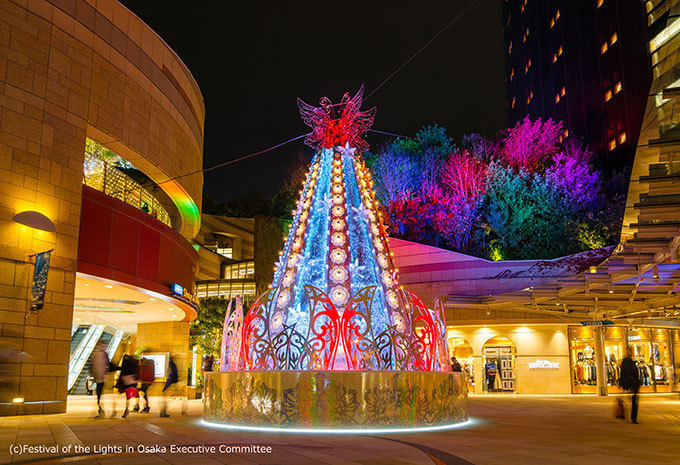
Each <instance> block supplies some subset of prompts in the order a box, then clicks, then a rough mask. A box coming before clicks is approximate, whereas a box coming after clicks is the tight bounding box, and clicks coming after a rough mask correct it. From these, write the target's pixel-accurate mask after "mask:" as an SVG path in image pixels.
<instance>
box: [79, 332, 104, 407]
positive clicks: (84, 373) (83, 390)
mask: <svg viewBox="0 0 680 465" xmlns="http://www.w3.org/2000/svg"><path fill="white" fill-rule="evenodd" d="M112 339H113V334H111V333H108V332H103V333H102V335H101V337H100V338H99V340H100V341H101V342H103V343H104V344H106V345H107V346H108V345H109V343H110V342H111V340H112ZM91 366H92V353H90V356H89V357H88V358H87V361H86V362H85V365H83V369H82V370H81V371H80V375H79V376H78V379H77V380H76V383H75V384H74V385H73V387H72V388H71V391H70V392H69V394H74V395H85V394H87V378H88V377H89V376H90V374H91V373H90V367H91Z"/></svg>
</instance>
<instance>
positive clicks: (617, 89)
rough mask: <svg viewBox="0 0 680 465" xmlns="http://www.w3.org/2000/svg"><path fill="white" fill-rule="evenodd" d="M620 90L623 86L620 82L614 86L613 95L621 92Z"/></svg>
mask: <svg viewBox="0 0 680 465" xmlns="http://www.w3.org/2000/svg"><path fill="white" fill-rule="evenodd" d="M621 89H623V86H622V85H621V81H619V82H617V83H616V85H615V86H614V93H615V94H618V93H619V92H621Z"/></svg>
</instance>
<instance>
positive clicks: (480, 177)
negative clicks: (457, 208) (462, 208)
mask: <svg viewBox="0 0 680 465" xmlns="http://www.w3.org/2000/svg"><path fill="white" fill-rule="evenodd" d="M486 171H487V167H486V165H484V163H482V162H481V161H480V160H479V159H478V158H476V157H475V156H474V155H472V154H471V153H470V152H469V151H467V150H463V151H459V152H456V153H454V154H452V155H451V156H450V157H449V159H448V160H447V161H446V164H445V165H444V169H443V170H442V173H441V177H442V182H443V183H444V185H445V186H446V187H447V188H448V189H449V192H450V193H451V195H453V196H454V198H455V199H457V200H458V201H465V202H472V203H476V202H477V201H478V199H479V198H480V197H481V196H482V195H484V190H485V189H486Z"/></svg>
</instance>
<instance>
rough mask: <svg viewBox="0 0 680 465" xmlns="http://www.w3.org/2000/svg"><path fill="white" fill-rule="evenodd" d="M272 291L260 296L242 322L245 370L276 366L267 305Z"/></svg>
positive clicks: (265, 368)
mask: <svg viewBox="0 0 680 465" xmlns="http://www.w3.org/2000/svg"><path fill="white" fill-rule="evenodd" d="M273 293H274V291H273V289H270V290H269V291H267V292H265V293H264V294H262V295H261V296H260V297H259V298H258V299H257V300H256V301H255V303H254V304H253V306H252V307H250V311H249V312H248V315H246V317H245V319H244V320H243V336H242V339H241V343H242V349H241V353H242V354H243V361H244V368H245V369H246V370H272V369H274V366H275V365H276V363H275V360H274V357H275V354H274V351H273V350H272V344H271V340H270V335H269V304H270V302H271V299H272V296H273Z"/></svg>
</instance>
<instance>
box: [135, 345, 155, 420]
mask: <svg viewBox="0 0 680 465" xmlns="http://www.w3.org/2000/svg"><path fill="white" fill-rule="evenodd" d="M139 377H140V379H141V381H142V388H141V389H140V392H143V393H144V401H145V402H146V407H144V408H143V409H142V413H149V410H150V405H149V392H148V390H149V386H151V384H153V382H154V379H156V369H155V367H154V363H153V360H151V359H149V358H144V357H142V359H141V361H140V364H139ZM140 398H141V396H140ZM140 402H141V400H140Z"/></svg>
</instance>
